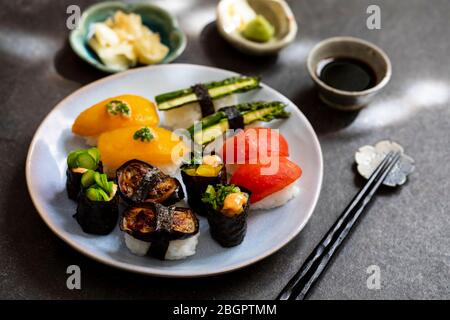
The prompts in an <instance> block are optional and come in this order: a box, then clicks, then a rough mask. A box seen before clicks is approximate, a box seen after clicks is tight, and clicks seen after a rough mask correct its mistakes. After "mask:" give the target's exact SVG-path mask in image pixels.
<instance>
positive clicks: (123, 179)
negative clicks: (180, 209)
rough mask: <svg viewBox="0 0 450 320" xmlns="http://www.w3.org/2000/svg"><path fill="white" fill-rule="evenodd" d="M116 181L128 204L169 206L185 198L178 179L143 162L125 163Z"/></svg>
mask: <svg viewBox="0 0 450 320" xmlns="http://www.w3.org/2000/svg"><path fill="white" fill-rule="evenodd" d="M116 181H117V185H118V187H119V193H120V196H121V197H122V199H124V200H125V201H126V202H127V203H128V204H136V203H141V202H156V203H161V204H163V205H166V206H169V205H172V204H175V203H176V202H178V201H180V200H182V199H183V198H184V192H183V187H182V186H181V183H180V181H178V179H176V178H173V177H170V176H168V175H166V174H164V173H163V172H162V171H161V170H159V169H158V168H156V167H153V166H152V165H150V164H148V163H146V162H143V161H139V160H130V161H127V162H126V163H124V164H123V165H122V166H121V167H120V168H119V169H118V170H117V172H116Z"/></svg>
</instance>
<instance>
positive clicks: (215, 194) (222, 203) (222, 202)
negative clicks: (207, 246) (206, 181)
mask: <svg viewBox="0 0 450 320" xmlns="http://www.w3.org/2000/svg"><path fill="white" fill-rule="evenodd" d="M249 198H250V192H249V191H247V190H245V189H244V188H241V187H238V186H235V185H221V184H219V185H216V186H215V187H214V186H208V188H207V189H206V192H205V193H204V195H203V198H202V201H203V202H204V203H205V206H206V208H207V218H208V223H209V230H210V233H211V236H212V237H213V239H214V240H216V241H217V242H218V243H219V244H220V245H221V246H223V247H227V248H228V247H234V246H237V245H239V244H240V243H241V242H242V241H243V240H244V237H245V234H246V231H247V216H248V211H249V208H250V201H249Z"/></svg>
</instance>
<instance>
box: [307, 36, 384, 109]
mask: <svg viewBox="0 0 450 320" xmlns="http://www.w3.org/2000/svg"><path fill="white" fill-rule="evenodd" d="M329 58H353V59H357V60H359V61H362V62H364V63H366V64H367V65H369V66H370V68H371V69H372V70H373V71H374V73H375V76H376V84H375V86H373V87H371V88H369V89H366V90H363V91H344V90H339V89H335V88H333V87H331V86H329V85H327V84H326V83H324V82H323V81H322V80H321V79H320V78H319V76H318V74H317V68H318V64H319V62H320V61H322V60H324V59H329ZM307 66H308V72H309V74H310V76H311V78H312V79H313V81H314V82H315V83H316V85H317V87H318V90H319V96H320V99H321V100H322V101H323V102H325V103H326V104H327V105H329V106H331V107H333V108H336V109H339V110H344V111H353V110H358V109H361V108H363V107H364V106H366V105H367V104H368V103H369V102H370V101H371V99H372V98H373V96H374V95H375V94H376V93H377V92H379V91H380V90H381V89H382V88H383V87H384V86H386V84H387V83H388V82H389V80H390V78H391V74H392V67H391V62H390V60H389V57H388V56H387V55H386V53H385V52H384V51H383V50H381V49H380V48H379V47H377V46H376V45H374V44H372V43H370V42H367V41H365V40H362V39H358V38H352V37H334V38H329V39H327V40H324V41H322V42H320V43H319V44H317V45H316V46H315V47H314V48H313V49H312V50H311V52H310V53H309V56H308V61H307Z"/></svg>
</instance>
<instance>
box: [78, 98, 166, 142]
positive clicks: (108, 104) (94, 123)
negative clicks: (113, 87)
mask: <svg viewBox="0 0 450 320" xmlns="http://www.w3.org/2000/svg"><path fill="white" fill-rule="evenodd" d="M158 123H159V117H158V114H157V112H156V107H155V105H154V104H153V103H152V102H151V101H149V100H148V99H145V98H143V97H140V96H136V95H129V94H127V95H121V96H117V97H112V98H109V99H106V100H103V101H101V102H99V103H97V104H95V105H93V106H92V107H90V108H88V109H86V110H84V111H83V112H81V113H80V114H79V115H78V117H77V118H76V119H75V122H74V124H73V125H72V132H73V133H75V134H77V135H80V136H83V137H86V138H90V139H96V138H97V137H98V136H99V135H100V134H101V133H103V132H107V131H111V130H114V129H119V128H124V127H131V126H139V125H140V126H149V127H156V126H157V125H158Z"/></svg>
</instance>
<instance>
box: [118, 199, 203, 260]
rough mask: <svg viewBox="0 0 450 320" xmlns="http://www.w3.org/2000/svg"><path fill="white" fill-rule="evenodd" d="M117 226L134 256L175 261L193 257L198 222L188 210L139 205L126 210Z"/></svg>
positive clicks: (146, 204) (148, 204)
mask: <svg viewBox="0 0 450 320" xmlns="http://www.w3.org/2000/svg"><path fill="white" fill-rule="evenodd" d="M119 225H120V229H121V230H122V231H124V232H125V244H126V246H127V247H128V249H130V251H131V252H132V253H134V254H136V255H146V254H149V255H151V256H153V257H155V258H158V259H161V260H177V259H183V258H185V257H187V256H190V255H193V254H195V248H196V246H197V238H198V234H199V223H198V219H197V217H196V216H195V214H194V212H193V211H192V210H191V209H189V208H178V207H165V206H163V205H160V204H158V203H152V202H149V203H141V204H137V205H134V206H131V207H129V208H127V209H126V210H125V211H124V213H123V217H122V219H121V222H120V224H119Z"/></svg>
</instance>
